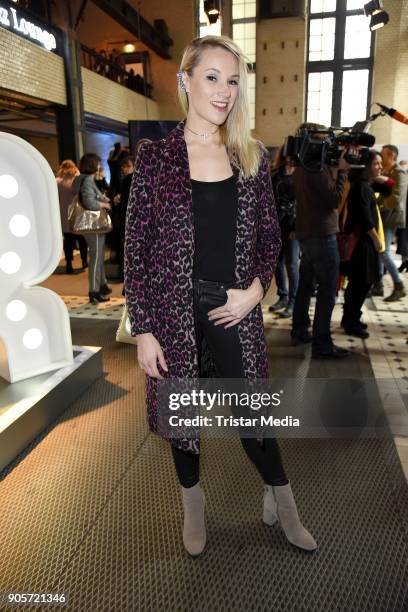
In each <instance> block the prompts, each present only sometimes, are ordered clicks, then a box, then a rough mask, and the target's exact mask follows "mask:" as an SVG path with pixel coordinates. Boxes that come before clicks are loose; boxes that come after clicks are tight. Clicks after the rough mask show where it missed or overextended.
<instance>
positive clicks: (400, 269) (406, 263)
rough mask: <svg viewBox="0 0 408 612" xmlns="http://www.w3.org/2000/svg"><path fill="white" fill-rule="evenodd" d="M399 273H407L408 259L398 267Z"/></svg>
mask: <svg viewBox="0 0 408 612" xmlns="http://www.w3.org/2000/svg"><path fill="white" fill-rule="evenodd" d="M398 271H399V272H404V271H405V272H408V259H404V261H403V262H402V264H401V265H400V267H399V268H398Z"/></svg>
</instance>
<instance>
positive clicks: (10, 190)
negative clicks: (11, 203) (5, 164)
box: [0, 174, 18, 200]
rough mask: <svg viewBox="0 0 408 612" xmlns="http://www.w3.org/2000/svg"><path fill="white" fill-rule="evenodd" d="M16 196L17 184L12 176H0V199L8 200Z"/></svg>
mask: <svg viewBox="0 0 408 612" xmlns="http://www.w3.org/2000/svg"><path fill="white" fill-rule="evenodd" d="M17 194H18V183H17V181H16V179H15V178H14V176H11V175H10V174H1V175H0V197H2V198H7V199H8V200H9V199H11V198H14V197H15V196H16V195H17Z"/></svg>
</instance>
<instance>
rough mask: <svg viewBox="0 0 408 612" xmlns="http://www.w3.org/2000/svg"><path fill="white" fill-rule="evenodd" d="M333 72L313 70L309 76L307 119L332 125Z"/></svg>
mask: <svg viewBox="0 0 408 612" xmlns="http://www.w3.org/2000/svg"><path fill="white" fill-rule="evenodd" d="M332 95H333V73H332V72H312V73H310V74H309V77H308V94H307V121H313V122H314V123H323V124H324V125H330V123H331V111H332Z"/></svg>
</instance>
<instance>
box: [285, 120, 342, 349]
mask: <svg viewBox="0 0 408 612" xmlns="http://www.w3.org/2000/svg"><path fill="white" fill-rule="evenodd" d="M300 128H306V129H309V130H314V131H316V130H319V129H324V126H321V125H317V124H310V123H306V124H302V125H301V126H300ZM344 155H345V151H343V152H342V154H341V157H340V159H339V162H338V166H337V167H336V168H334V167H331V166H329V165H328V164H327V163H323V164H321V162H320V161H318V160H316V162H315V164H314V165H315V167H314V168H313V167H312V164H309V166H308V168H304V167H302V166H298V167H296V168H295V172H294V174H293V176H294V185H295V197H296V238H297V239H298V240H299V242H300V250H301V261H300V267H299V286H298V291H297V294H296V299H295V306H294V309H293V320H292V331H291V343H292V346H298V345H299V344H307V343H309V342H311V343H312V357H313V358H314V359H342V358H344V357H348V356H350V355H351V352H350V351H348V350H346V349H344V348H343V347H339V346H336V345H335V344H334V343H333V340H332V337H331V331H330V323H331V317H332V312H333V308H334V304H335V299H336V292H337V284H338V276H339V264H340V257H339V251H338V247H337V236H336V234H337V232H338V231H339V220H338V211H337V209H338V207H339V205H340V203H341V201H342V198H343V192H344V186H345V182H346V179H347V170H348V168H349V164H348V163H347V162H346V160H345V159H344ZM315 283H317V295H316V307H315V312H314V318H313V334H310V332H309V327H310V323H311V321H310V317H309V306H310V299H311V296H312V293H313V291H314V286H315Z"/></svg>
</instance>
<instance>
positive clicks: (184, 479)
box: [171, 280, 289, 487]
mask: <svg viewBox="0 0 408 612" xmlns="http://www.w3.org/2000/svg"><path fill="white" fill-rule="evenodd" d="M233 286H234V285H233V283H230V284H226V283H217V282H212V281H201V280H194V319H195V332H196V338H197V347H198V350H199V354H200V351H201V343H202V340H203V338H205V340H206V342H207V343H208V345H209V347H210V350H211V353H212V356H213V358H214V361H215V366H216V370H217V376H218V377H219V378H244V370H243V365H242V351H241V345H240V341H239V337H238V327H237V326H236V325H234V326H232V327H229V328H228V329H225V327H224V325H214V322H213V321H209V320H208V316H207V315H208V312H209V311H210V310H212V309H213V308H217V307H218V306H222V305H223V304H225V302H226V301H227V293H226V289H228V288H231V287H233ZM242 410H243V407H235V408H234V407H233V406H232V407H231V411H232V412H233V414H234V416H235V415H237V416H241V415H242ZM248 416H249V414H248ZM240 440H241V443H242V446H243V448H244V450H245V452H246V454H247V455H248V457H249V459H250V460H251V461H252V462H253V463H254V465H255V467H256V469H257V470H258V472H259V474H260V475H261V477H262V478H263V480H264V482H265V483H266V484H269V485H274V486H278V485H285V484H288V482H289V481H288V479H287V478H286V474H285V471H284V469H283V466H282V460H281V456H280V452H279V447H278V443H277V441H276V440H275V439H274V438H265V439H264V440H263V444H262V446H261V445H260V443H259V442H258V441H257V440H256V438H247V437H241V438H240ZM171 449H172V453H173V458H174V464H175V467H176V471H177V476H178V479H179V482H180V484H181V485H182V486H183V487H192V486H194V485H195V484H197V482H198V481H199V469H200V456H199V455H196V454H193V453H188V452H186V451H182V450H179V449H178V448H176V447H175V446H173V445H172V446H171Z"/></svg>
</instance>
